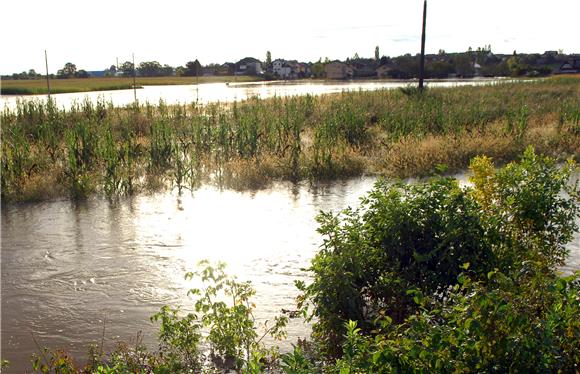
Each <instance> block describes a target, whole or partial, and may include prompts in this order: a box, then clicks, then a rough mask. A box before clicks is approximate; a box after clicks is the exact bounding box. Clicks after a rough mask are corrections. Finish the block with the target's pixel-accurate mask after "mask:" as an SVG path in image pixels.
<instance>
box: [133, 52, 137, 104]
mask: <svg viewBox="0 0 580 374" xmlns="http://www.w3.org/2000/svg"><path fill="white" fill-rule="evenodd" d="M136 75H137V69H136V68H135V53H133V95H134V96H135V104H137V84H136V83H135V76H136Z"/></svg>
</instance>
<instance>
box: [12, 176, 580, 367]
mask: <svg viewBox="0 0 580 374" xmlns="http://www.w3.org/2000/svg"><path fill="white" fill-rule="evenodd" d="M460 179H463V180H465V176H461V178H460ZM374 181H375V178H370V177H367V178H357V179H350V180H346V181H338V182H333V183H329V184H318V185H315V186H312V185H307V184H301V185H291V184H288V183H279V184H275V185H274V186H272V187H271V188H269V189H267V190H263V191H256V192H235V191H231V190H219V189H217V188H214V187H203V188H201V189H199V190H197V191H195V192H194V193H193V194H189V193H185V194H183V195H182V196H181V197H179V196H177V194H175V193H167V192H166V193H158V194H154V195H141V196H135V197H131V198H125V199H120V200H119V201H117V202H114V203H112V202H110V201H108V200H107V199H102V198H92V199H89V200H88V201H86V202H81V203H75V202H71V201H68V200H60V201H51V202H43V203H27V204H8V205H6V204H5V205H4V206H3V207H2V216H1V219H2V224H1V228H2V233H1V239H2V253H1V270H2V278H1V280H2V284H1V291H2V293H1V306H2V313H1V314H2V321H1V328H2V331H1V338H2V345H1V352H2V358H3V359H8V360H10V361H11V367H10V369H8V370H6V371H5V372H7V373H8V372H14V373H22V372H25V371H27V370H28V371H29V370H30V367H31V366H30V361H29V358H30V354H31V353H33V352H35V351H37V348H36V345H35V343H34V341H33V339H32V334H34V336H35V338H36V340H37V341H38V343H39V344H40V345H43V346H48V347H53V348H56V347H60V348H64V349H65V350H67V351H69V352H71V353H73V354H75V355H83V354H84V353H85V352H86V345H87V343H90V342H99V343H100V341H101V338H102V334H103V326H104V328H105V340H104V342H105V348H111V347H113V346H114V344H115V342H116V341H117V340H119V339H121V340H127V339H129V338H131V337H134V336H135V334H136V333H137V332H138V331H142V334H143V341H144V343H145V344H147V345H149V346H150V347H151V348H154V347H155V335H156V332H157V325H155V324H153V323H151V322H150V321H149V317H150V316H151V315H152V314H153V313H155V312H157V311H159V308H160V307H161V306H162V305H166V304H168V305H172V306H180V307H182V308H183V309H184V310H186V311H187V310H192V308H193V305H192V301H191V299H189V298H188V297H187V295H186V294H187V290H188V289H189V288H191V287H193V286H195V284H193V283H192V282H191V281H185V280H184V274H185V272H187V271H191V270H195V268H196V264H197V263H198V262H199V261H200V260H201V259H209V260H211V261H224V262H226V263H227V264H228V266H227V272H228V273H229V274H235V275H236V276H237V277H238V279H240V280H251V281H252V283H253V285H254V287H255V288H256V291H257V295H256V297H255V302H256V304H257V310H256V317H257V320H258V321H259V322H263V321H265V320H267V319H272V318H273V317H274V316H275V315H278V314H279V313H280V310H281V309H293V308H294V305H295V302H294V298H295V297H296V295H297V290H296V288H295V286H294V281H295V280H298V279H303V280H304V279H306V278H307V274H305V273H304V272H303V271H302V270H301V269H302V268H304V267H306V266H308V264H309V261H310V259H311V258H312V257H313V255H314V254H315V253H316V251H317V250H318V248H319V246H320V244H321V242H322V238H321V237H320V235H319V234H318V233H317V232H316V228H317V226H318V225H317V223H316V221H315V217H316V215H317V214H318V213H319V211H321V210H324V211H329V210H332V211H335V212H336V211H339V210H341V209H343V208H345V207H347V206H356V205H357V204H358V199H359V197H361V196H362V195H364V194H365V193H366V192H368V191H369V190H370V189H371V188H372V186H373V183H374ZM569 248H570V250H571V257H570V259H569V261H568V264H567V265H566V267H565V268H564V269H563V270H564V271H567V272H570V271H573V270H578V269H580V236H579V235H578V234H577V235H576V236H575V238H574V241H573V242H572V243H571V244H570V246H569ZM104 321H105V322H104ZM288 332H289V334H288V335H289V336H288V340H287V341H286V342H285V343H283V344H282V348H283V349H284V348H285V347H286V348H288V347H289V346H290V344H291V343H292V342H295V341H296V339H297V338H298V337H306V336H308V334H309V328H308V326H307V325H305V324H304V323H303V322H302V321H301V320H291V322H290V324H289V326H288Z"/></svg>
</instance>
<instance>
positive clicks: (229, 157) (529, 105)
mask: <svg viewBox="0 0 580 374" xmlns="http://www.w3.org/2000/svg"><path fill="white" fill-rule="evenodd" d="M194 79H195V78H194ZM3 83H4V82H3ZM578 83H579V81H578V79H575V78H559V79H549V80H543V81H537V82H526V83H523V82H520V83H502V84H495V85H490V86H479V87H457V88H433V89H429V90H428V91H427V92H426V93H424V94H423V95H418V94H417V93H416V92H414V91H413V90H391V91H387V90H382V91H372V92H362V91H361V92H349V93H346V92H345V93H342V94H336V95H324V96H299V97H298V96H297V97H290V98H273V99H265V100H261V99H251V100H247V101H243V102H238V103H234V104H231V105H227V106H224V105H217V104H212V105H206V106H201V105H197V104H191V105H181V106H167V105H165V104H163V103H160V104H158V105H149V104H147V105H140V106H127V107H123V108H116V107H113V106H112V105H111V104H107V103H98V104H97V105H93V104H91V103H88V102H87V103H84V104H79V105H77V106H75V107H73V108H72V109H70V110H66V111H65V110H61V109H58V108H56V107H55V106H54V105H51V104H50V103H49V104H43V103H38V102H27V103H21V104H19V106H18V107H17V108H16V110H5V111H4V112H3V113H2V134H1V135H2V198H3V199H8V200H36V199H48V198H52V197H57V196H67V195H70V196H72V197H83V196H87V195H90V194H92V193H102V194H105V195H109V196H117V195H122V194H131V193H136V192H139V191H149V190H155V189H162V188H167V187H171V188H178V189H179V190H182V189H194V188H196V187H197V186H199V184H201V183H216V184H219V185H221V186H226V187H231V188H237V189H245V188H260V187H263V186H265V185H267V184H268V183H269V182H270V181H273V180H281V179H283V180H301V179H312V180H317V179H332V178H342V177H348V176H356V175H362V174H377V175H385V176H392V177H408V176H419V175H428V174H431V173H434V172H436V171H440V170H442V169H447V170H449V171H453V170H459V169H463V168H465V167H466V166H467V164H468V162H469V160H470V159H471V158H472V157H474V156H476V155H480V154H486V155H488V156H491V157H493V158H494V159H495V160H497V161H499V162H505V161H509V160H512V159H514V158H516V157H517V156H518V155H519V154H521V152H522V151H523V149H525V147H527V146H528V145H533V146H534V147H535V148H536V150H537V151H538V152H541V153H544V154H548V155H552V156H555V157H557V158H560V159H564V158H567V157H570V156H572V157H578V154H579V150H580V85H579V84H578ZM138 84H139V81H138Z"/></svg>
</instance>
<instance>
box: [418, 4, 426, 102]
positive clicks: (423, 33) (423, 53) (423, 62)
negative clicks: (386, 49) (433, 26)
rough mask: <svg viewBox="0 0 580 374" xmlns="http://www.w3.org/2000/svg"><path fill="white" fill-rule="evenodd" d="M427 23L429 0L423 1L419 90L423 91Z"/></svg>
mask: <svg viewBox="0 0 580 374" xmlns="http://www.w3.org/2000/svg"><path fill="white" fill-rule="evenodd" d="M426 25H427V0H424V2H423V32H422V33H421V62H420V65H419V91H423V78H424V77H425V29H426Z"/></svg>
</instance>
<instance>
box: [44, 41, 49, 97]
mask: <svg viewBox="0 0 580 374" xmlns="http://www.w3.org/2000/svg"><path fill="white" fill-rule="evenodd" d="M44 64H45V66H46V89H47V91H48V100H49V101H50V81H49V79H48V56H47V54H46V49H45V50H44Z"/></svg>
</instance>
